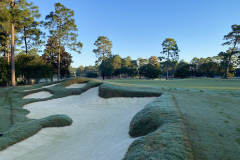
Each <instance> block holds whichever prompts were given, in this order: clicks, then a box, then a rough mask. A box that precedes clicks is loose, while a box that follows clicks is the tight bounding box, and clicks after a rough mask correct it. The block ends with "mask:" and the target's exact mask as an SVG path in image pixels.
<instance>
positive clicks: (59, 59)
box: [58, 38, 61, 81]
mask: <svg viewBox="0 0 240 160" xmlns="http://www.w3.org/2000/svg"><path fill="white" fill-rule="evenodd" d="M60 53H61V38H60V39H59V49H58V81H60V61H61V57H60V56H61V54H60Z"/></svg>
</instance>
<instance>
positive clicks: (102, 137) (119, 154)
mask: <svg viewBox="0 0 240 160" xmlns="http://www.w3.org/2000/svg"><path fill="white" fill-rule="evenodd" d="M155 98H156V97H154V98H109V99H103V98H100V97H99V96H98V88H93V89H90V90H88V91H87V92H85V93H83V94H81V95H77V96H68V97H65V98H59V99H54V100H49V101H44V102H36V103H31V104H28V105H25V106H24V108H25V109H28V110H30V114H29V115H27V116H28V117H29V118H34V119H40V118H44V117H47V116H50V115H55V114H66V115H68V116H69V117H71V118H72V119H73V124H72V125H71V126H68V127H59V128H57V127H56V128H45V129H42V130H41V131H40V132H39V133H37V134H35V135H34V136H32V137H30V138H28V139H26V140H24V141H22V142H20V143H17V144H15V145H13V146H11V147H9V148H7V149H6V150H4V151H2V152H0V156H1V157H2V158H3V159H6V160H8V159H14V158H17V159H20V160H21V159H24V160H27V159H36V158H41V159H99V160H101V159H104V160H105V159H122V158H123V157H124V154H125V153H126V151H127V149H128V146H129V145H130V144H131V143H132V141H133V140H134V139H133V138H130V136H129V135H128V129H129V123H130V121H131V119H132V117H133V116H134V115H135V114H136V113H137V112H138V111H140V110H141V109H143V108H144V106H146V105H147V104H148V103H150V102H152V101H153V100H154V99H155ZM56 146H57V147H56ZM13 153H14V154H13Z"/></svg>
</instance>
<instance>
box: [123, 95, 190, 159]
mask: <svg viewBox="0 0 240 160" xmlns="http://www.w3.org/2000/svg"><path fill="white" fill-rule="evenodd" d="M173 101H174V100H173V98H172V96H171V95H169V94H163V95H162V96H160V97H159V98H158V99H156V100H155V101H154V102H152V103H150V104H148V105H147V106H146V107H145V108H144V109H143V110H141V111H140V112H138V113H137V114H136V115H135V116H134V117H133V119H132V121H131V123H130V130H129V134H130V136H131V137H140V136H142V137H140V138H138V139H137V140H135V141H134V142H133V143H132V144H131V145H130V147H129V149H128V151H127V153H126V154H125V157H124V160H154V159H156V160H157V159H194V157H193V154H192V149H191V145H190V142H189V140H188V136H187V133H186V129H185V126H184V124H183V120H182V118H181V115H180V114H179V111H178V109H177V108H176V106H175V104H174V102H173Z"/></svg>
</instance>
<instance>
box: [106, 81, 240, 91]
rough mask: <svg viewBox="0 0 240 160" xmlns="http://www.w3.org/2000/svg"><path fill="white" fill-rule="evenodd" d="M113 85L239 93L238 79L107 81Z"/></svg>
mask: <svg viewBox="0 0 240 160" xmlns="http://www.w3.org/2000/svg"><path fill="white" fill-rule="evenodd" d="M107 81H108V82H112V83H115V84H121V85H129V84H131V85H136V86H141V87H143V86H146V87H168V88H183V89H198V90H211V91H240V80H239V79H234V80H233V79H208V78H206V79H203V78H201V79H200V78H196V79H173V80H163V79H161V80H159V79H156V80H138V79H121V80H107Z"/></svg>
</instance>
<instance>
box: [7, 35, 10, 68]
mask: <svg viewBox="0 0 240 160" xmlns="http://www.w3.org/2000/svg"><path fill="white" fill-rule="evenodd" d="M7 37H8V38H9V34H8V32H7ZM8 38H7V62H8V64H9V63H10V58H9V57H10V56H9V40H8Z"/></svg>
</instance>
